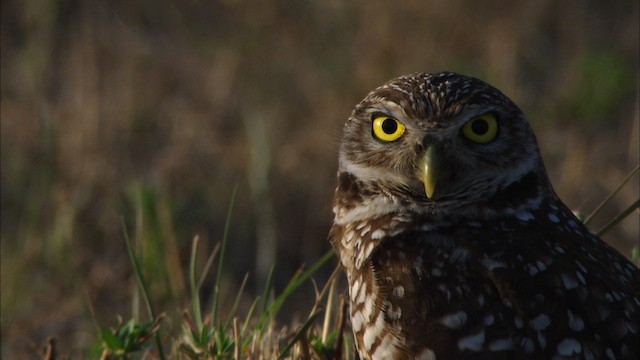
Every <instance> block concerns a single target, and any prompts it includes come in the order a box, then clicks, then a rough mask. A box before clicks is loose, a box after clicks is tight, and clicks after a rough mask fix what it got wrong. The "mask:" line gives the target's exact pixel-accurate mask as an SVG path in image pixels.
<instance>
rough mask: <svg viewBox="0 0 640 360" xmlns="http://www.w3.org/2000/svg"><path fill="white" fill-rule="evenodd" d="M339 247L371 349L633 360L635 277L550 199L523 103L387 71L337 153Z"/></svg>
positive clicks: (466, 81)
mask: <svg viewBox="0 0 640 360" xmlns="http://www.w3.org/2000/svg"><path fill="white" fill-rule="evenodd" d="M339 163H340V164H339V170H338V186H337V189H336V193H335V198H334V208H333V209H334V213H335V222H334V225H333V228H332V230H331V234H330V237H331V241H332V243H333V246H334V247H335V249H336V251H337V253H338V255H339V258H340V262H341V263H342V265H343V267H344V269H345V271H346V274H347V279H348V283H349V297H350V302H351V310H350V314H351V325H352V328H353V332H354V335H355V339H356V344H357V350H358V353H359V354H360V357H361V358H363V359H466V358H474V359H475V358H486V359H499V358H518V359H543V358H544V359H551V358H572V359H573V358H580V359H607V358H608V359H622V358H626V359H629V358H633V359H638V358H640V355H639V344H640V342H639V338H638V331H639V326H638V317H639V316H640V313H639V312H638V308H639V305H640V295H639V289H638V287H639V279H640V275H639V271H638V269H637V268H636V267H635V266H634V265H633V264H632V263H631V262H630V261H628V260H627V259H626V258H625V257H623V256H622V255H620V254H619V253H617V252H616V251H615V250H613V249H612V248H611V247H609V246H608V245H606V244H605V243H604V242H603V241H602V240H600V239H599V238H598V237H596V236H595V235H594V234H592V233H591V232H589V230H587V229H586V228H585V226H584V225H583V224H582V223H581V222H580V221H579V220H578V219H576V217H575V216H574V215H573V214H572V212H571V211H570V210H569V209H568V208H567V207H566V206H565V205H564V204H563V203H562V201H561V200H560V199H559V198H558V196H557V195H556V194H555V193H554V191H553V189H552V187H551V184H550V183H549V179H548V177H547V174H546V172H545V169H544V166H543V163H542V159H541V158H540V154H539V151H538V146H537V144H536V139H535V136H534V134H533V132H532V131H531V128H530V127H529V125H528V124H527V121H526V119H525V117H524V115H523V114H522V112H521V111H520V109H519V108H518V107H517V106H516V105H515V104H514V103H513V102H512V101H511V100H510V99H508V98H507V97H506V96H505V95H503V94H502V93H501V92H500V91H498V90H496V89H495V88H493V87H491V86H490V85H488V84H486V83H484V82H482V81H480V80H477V79H474V78H471V77H466V76H461V75H458V74H454V73H438V74H422V73H421V74H414V75H410V76H405V77H400V78H397V79H394V80H392V81H390V82H388V83H387V84H385V85H383V86H381V87H379V88H377V89H376V90H374V91H372V92H371V93H370V94H369V95H368V96H367V97H366V98H365V99H364V100H363V101H362V102H361V103H360V104H358V105H357V106H356V108H355V110H354V111H353V113H352V114H351V117H349V119H348V121H347V123H346V124H345V127H344V135H343V139H342V144H341V147H340V159H339Z"/></svg>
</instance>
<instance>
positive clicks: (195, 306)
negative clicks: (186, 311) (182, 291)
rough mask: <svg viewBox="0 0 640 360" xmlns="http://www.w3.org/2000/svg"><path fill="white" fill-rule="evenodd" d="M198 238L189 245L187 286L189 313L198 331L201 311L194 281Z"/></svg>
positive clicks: (196, 285) (198, 291) (195, 281)
mask: <svg viewBox="0 0 640 360" xmlns="http://www.w3.org/2000/svg"><path fill="white" fill-rule="evenodd" d="M199 244H200V237H199V236H198V235H196V236H195V237H194V238H193V244H192V245H191V257H190V259H189V284H190V285H191V311H192V312H193V318H194V320H195V322H196V327H197V328H198V329H201V328H202V309H201V308H200V289H199V288H198V282H197V280H196V263H197V260H196V258H197V256H198V245H199Z"/></svg>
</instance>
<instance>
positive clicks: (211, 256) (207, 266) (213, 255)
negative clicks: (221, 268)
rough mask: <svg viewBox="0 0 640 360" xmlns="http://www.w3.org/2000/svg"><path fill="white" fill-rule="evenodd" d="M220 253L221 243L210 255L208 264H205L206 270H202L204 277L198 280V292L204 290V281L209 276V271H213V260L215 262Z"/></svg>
mask: <svg viewBox="0 0 640 360" xmlns="http://www.w3.org/2000/svg"><path fill="white" fill-rule="evenodd" d="M219 251H220V243H217V244H216V246H214V247H213V250H212V251H211V254H209V258H208V259H207V262H206V263H205V264H204V269H202V276H200V280H198V291H200V289H202V285H203V284H204V280H205V279H206V278H207V274H208V273H209V270H211V266H212V265H213V260H215V258H216V256H217V255H218V252H219Z"/></svg>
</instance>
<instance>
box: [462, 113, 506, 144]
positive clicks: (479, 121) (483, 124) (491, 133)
mask: <svg viewBox="0 0 640 360" xmlns="http://www.w3.org/2000/svg"><path fill="white" fill-rule="evenodd" d="M462 134H463V135H464V136H465V137H466V138H467V139H469V140H471V141H473V142H477V143H479V144H486V143H488V142H489V141H491V140H493V139H495V137H496V135H498V122H497V121H496V117H495V116H493V115H491V114H484V115H482V116H478V117H476V118H473V119H471V120H469V121H467V122H466V123H465V124H464V125H462Z"/></svg>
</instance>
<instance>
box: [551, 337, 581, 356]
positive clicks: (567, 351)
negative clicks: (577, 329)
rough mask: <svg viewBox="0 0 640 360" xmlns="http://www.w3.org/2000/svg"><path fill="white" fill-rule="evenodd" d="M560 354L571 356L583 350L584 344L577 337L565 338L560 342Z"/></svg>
mask: <svg viewBox="0 0 640 360" xmlns="http://www.w3.org/2000/svg"><path fill="white" fill-rule="evenodd" d="M557 349H558V355H561V356H571V355H577V354H580V352H582V345H580V343H579V342H578V340H576V339H571V338H569V339H564V340H562V342H560V344H558V348H557Z"/></svg>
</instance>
